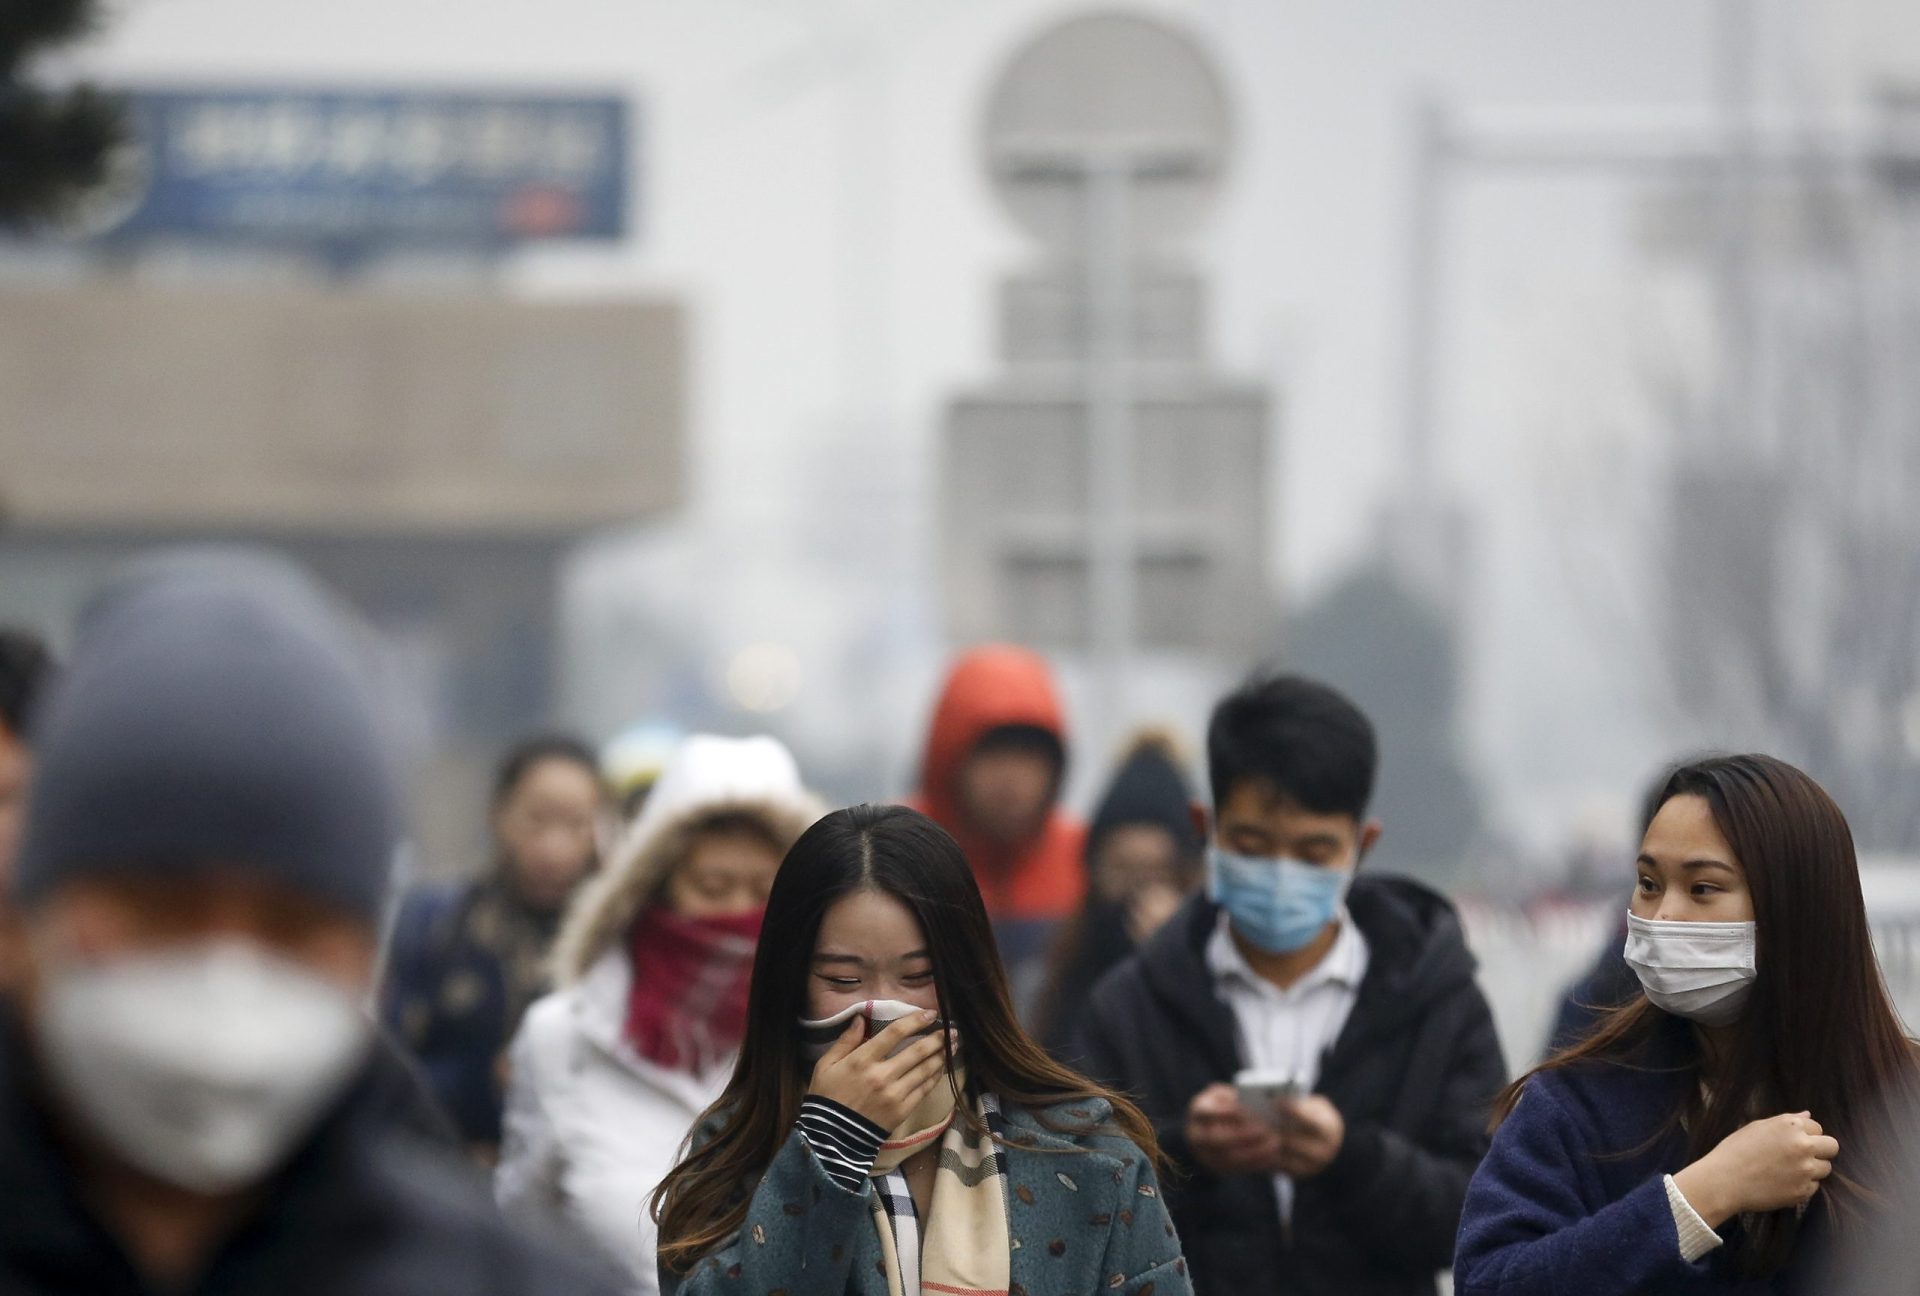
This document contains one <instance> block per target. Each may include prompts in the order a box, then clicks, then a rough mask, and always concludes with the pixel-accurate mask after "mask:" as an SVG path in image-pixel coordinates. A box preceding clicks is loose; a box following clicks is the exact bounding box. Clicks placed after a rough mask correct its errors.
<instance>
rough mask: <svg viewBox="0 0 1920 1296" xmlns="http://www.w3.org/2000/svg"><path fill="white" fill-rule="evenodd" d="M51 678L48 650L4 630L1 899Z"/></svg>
mask: <svg viewBox="0 0 1920 1296" xmlns="http://www.w3.org/2000/svg"><path fill="white" fill-rule="evenodd" d="M52 675H53V659H52V658H51V657H50V656H48V655H47V648H46V645H45V644H43V643H41V642H40V640H39V639H37V638H35V637H34V636H33V635H30V634H28V633H26V632H25V631H23V630H12V629H7V628H5V627H0V896H5V895H6V887H7V879H8V878H9V877H11V876H12V874H13V856H14V852H15V851H16V850H18V849H19V845H20V821H21V820H22V819H23V818H25V817H26V810H27V773H28V769H29V766H30V764H31V762H30V760H29V757H30V755H31V753H30V752H29V751H28V749H27V715H28V713H29V712H30V711H31V710H32V709H33V706H34V703H35V702H36V701H37V700H38V699H39V697H40V694H41V692H42V691H43V690H44V689H45V688H46V686H47V681H48V680H49V679H50V678H52Z"/></svg>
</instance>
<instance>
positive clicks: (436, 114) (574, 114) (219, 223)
mask: <svg viewBox="0 0 1920 1296" xmlns="http://www.w3.org/2000/svg"><path fill="white" fill-rule="evenodd" d="M128 109H129V114H130V118H131V124H132V127H133V137H134V143H133V145H132V146H131V149H130V151H129V152H130V156H129V157H128V158H127V159H125V163H124V165H122V166H121V167H120V168H119V169H118V170H119V185H120V190H121V192H120V193H119V194H117V195H115V201H114V202H113V203H112V204H111V211H110V212H105V211H103V213H102V215H103V217H104V219H98V220H96V221H95V222H94V226H95V231H96V232H97V233H99V234H101V235H103V236H104V237H107V238H110V239H113V240H116V241H123V240H138V239H149V238H190V239H200V240H211V241H220V242H235V243H245V242H253V243H273V244H293V245H312V246H316V247H322V248H327V249H332V250H342V249H359V250H366V249H377V248H381V247H385V246H390V245H396V244H410V245H416V246H419V245H440V246H449V245H451V246H465V247H481V248H484V247H487V246H490V245H499V244H507V243H512V242H517V241H521V240H526V239H544V238H600V239H610V238H619V237H621V236H623V235H624V234H625V233H626V232H627V229H628V224H629V221H628V205H629V194H628V152H629V147H630V143H629V141H630V135H629V129H630V126H629V115H630V110H629V107H628V105H627V103H626V101H625V100H623V99H620V98H617V97H559V96H540V95H517V94H515V95H496V94H485V93H440V92H435V93H405V92H392V93H360V92H352V93H349V92H326V91H319V92H314V91H294V90H274V89H246V90H238V89H206V90H184V89H170V90H146V91H133V92H131V93H130V94H129V95H128Z"/></svg>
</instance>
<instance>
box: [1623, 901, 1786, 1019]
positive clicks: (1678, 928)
mask: <svg viewBox="0 0 1920 1296" xmlns="http://www.w3.org/2000/svg"><path fill="white" fill-rule="evenodd" d="M1753 930H1754V925H1753V923H1752V922H1751V921H1748V922H1661V921H1659V920H1657V919H1650V918H1640V917H1636V916H1635V915H1633V914H1628V915H1627V949H1626V959H1627V965H1628V966H1629V967H1631V968H1632V969H1633V970H1634V973H1635V974H1636V975H1637V976H1638V977H1639V978H1640V984H1641V985H1642V986H1643V987H1645V989H1646V992H1647V998H1648V999H1649V1000H1651V1001H1652V1003H1653V1006H1654V1007H1656V1008H1661V1009H1664V1010H1665V1011H1667V1012H1670V1013H1672V1014H1673V1015H1674V1016H1676V1017H1685V1018H1686V1019H1687V1020H1688V1021H1695V1022H1699V1023H1700V1024H1701V1025H1702V1026H1729V1025H1731V1024H1733V1023H1734V1022H1735V1021H1737V1020H1739V1018H1740V1013H1741V1010H1742V1009H1744V1008H1745V1007H1746V1006H1747V996H1748V995H1749V994H1751V993H1752V991H1753V978H1754V976H1755V966H1756V965H1755V961H1754V938H1753Z"/></svg>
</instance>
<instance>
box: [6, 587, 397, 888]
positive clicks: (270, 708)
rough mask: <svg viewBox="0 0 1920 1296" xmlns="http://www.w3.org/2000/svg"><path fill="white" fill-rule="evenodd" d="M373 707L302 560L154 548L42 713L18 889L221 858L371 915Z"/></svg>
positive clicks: (342, 632) (87, 622)
mask: <svg viewBox="0 0 1920 1296" xmlns="http://www.w3.org/2000/svg"><path fill="white" fill-rule="evenodd" d="M375 716H376V713H375V708H374V705H373V702H372V699H371V697H370V694H369V690H368V687H367V685H366V683H365V681H364V679H363V678H362V677H361V675H360V673H359V672H358V671H357V670H356V669H355V665H354V652H353V647H352V644H351V639H350V636H349V634H348V632H347V629H346V626H345V623H344V622H343V620H342V619H341V618H340V616H339V615H338V613H337V612H336V611H335V609H334V608H333V607H332V606H331V605H330V604H329V602H328V600H327V599H326V597H325V596H324V595H322V594H321V593H320V591H319V590H318V589H317V587H315V586H314V585H313V584H312V583H311V582H310V581H308V580H307V579H306V578H305V577H304V576H302V575H301V574H300V573H299V572H298V570H297V569H295V568H293V567H292V566H291V565H289V564H287V563H284V562H281V561H279V560H277V559H270V558H265V557H262V556H257V555H251V554H245V553H239V552H234V551H225V552H220V551H198V552H191V553H181V554H177V555H173V556H169V557H163V558H161V559H158V560H150V561H149V562H147V563H145V564H142V566H141V567H140V568H138V569H136V570H135V571H134V573H133V574H132V575H130V576H129V577H128V578H127V579H125V580H124V581H122V582H120V583H119V584H118V585H117V586H115V587H114V588H112V589H110V590H109V591H108V592H107V593H106V594H104V595H103V596H102V597H101V598H100V599H98V600H97V601H96V602H95V604H94V605H93V607H92V608H91V609H90V610H89V612H88V613H87V615H86V616H85V618H84V619H83V622H82V625H81V629H80V635H79V642H78V643H77V645H76V646H75V648H74V651H73V654H72V657H71V659H70V661H69V664H68V668H67V669H66V671H65V672H64V673H63V674H62V676H61V678H60V680H59V681H58V683H57V684H56V685H55V687H54V690H53V692H52V693H51V695H50V696H48V697H47V698H46V699H45V702H44V705H43V706H42V707H41V708H40V710H39V712H38V714H37V723H36V727H35V750H34V758H35V769H34V777H33V782H32V786H31V788H30V791H29V794H28V802H27V823H26V831H25V835H24V838H23V840H22V842H21V849H20V857H19V861H18V863H17V866H16V868H15V870H14V887H13V890H14V896H15V898H16V899H17V900H19V901H21V902H23V903H29V904H30V903H31V902H32V901H34V900H35V899H37V898H40V897H42V896H44V895H46V894H47V892H49V891H50V890H52V889H53V888H55V887H56V886H58V885H59V884H61V883H62V882H64V881H67V880H69V879H72V878H76V877H85V876H98V875H102V874H116V875H124V874H130V873H137V874H142V875H146V876H155V875H174V874H184V873H187V872H189V871H195V870H200V869H205V868H208V867H214V866H217V867H220V868H231V869H236V870H241V871H245V872H250V873H254V874H257V875H258V876H260V877H262V878H267V879H271V880H273V881H275V882H278V883H280V884H282V885H284V886H286V887H287V888H289V889H291V890H294V891H296V892H298V893H300V894H303V895H307V896H310V897H312V898H315V899H318V900H321V901H324V902H327V903H329V904H332V905H334V906H335V907H337V908H339V909H342V910H344V911H346V912H348V913H350V914H353V915H355V916H358V917H361V918H365V919H367V920H369V921H372V920H374V919H376V918H377V916H378V914H379V911H380V905H381V903H382V900H383V899H384V896H385V893H386V887H387V877H388V872H389V869H390V867H391V863H392V856H393V850H394V846H395V844H396V842H397V840H398V832H399V824H400V816H399V798H398V794H397V788H396V785H395V781H394V775H393V769H392V761H391V756H390V753H389V752H388V750H387V748H386V745H385V743H384V742H383V741H382V739H381V736H380V728H379V725H378V723H377V721H376V718H375Z"/></svg>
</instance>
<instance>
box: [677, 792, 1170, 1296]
mask: <svg viewBox="0 0 1920 1296" xmlns="http://www.w3.org/2000/svg"><path fill="white" fill-rule="evenodd" d="M856 891H876V892H879V893H881V894H883V895H888V896H892V897H893V898H894V899H896V900H898V901H900V902H901V903H902V904H904V905H905V906H906V907H907V908H908V909H909V910H911V911H912V912H913V916H914V918H915V919H916V920H917V921H918V922H919V924H920V929H921V931H922V932H924V933H925V934H926V940H927V951H928V953H929V954H930V955H931V956H932V961H933V981H934V987H935V989H936V991H937V992H938V994H939V997H940V1009H941V1013H942V1015H943V1016H944V1017H945V1018H946V1020H947V1021H948V1022H949V1023H950V1024H951V1025H952V1026H953V1027H954V1029H955V1030H957V1031H958V1032H959V1037H960V1039H961V1040H962V1041H963V1044H962V1047H963V1048H964V1049H965V1050H966V1075H967V1088H968V1089H969V1090H970V1091H972V1092H974V1093H992V1094H995V1095H997V1096H998V1097H999V1098H1000V1099H1001V1100H1002V1101H1004V1102H1006V1103H1008V1104H1010V1105H1013V1106H1017V1107H1022V1108H1026V1109H1027V1110H1029V1111H1036V1110H1037V1109H1041V1108H1045V1107H1049V1106H1052V1105H1054V1104H1056V1103H1062V1102H1073V1101H1082V1102H1084V1101H1089V1100H1093V1099H1104V1100H1106V1101H1107V1102H1108V1103H1110V1104H1111V1105H1112V1109H1113V1117H1112V1124H1113V1126H1114V1128H1115V1130H1116V1131H1117V1132H1118V1133H1121V1134H1124V1135H1125V1136H1126V1137H1127V1138H1129V1139H1131V1140H1133V1142H1134V1143H1135V1144H1136V1145H1138V1146H1139V1148H1140V1150H1141V1152H1142V1154H1143V1155H1145V1156H1146V1157H1148V1158H1149V1159H1150V1160H1153V1161H1158V1160H1159V1155H1160V1154H1159V1147H1158V1144H1157V1143H1156V1142H1155V1140H1154V1136H1153V1127H1152V1125H1151V1124H1150V1123H1149V1122H1148V1121H1147V1118H1146V1117H1145V1116H1143V1115H1142V1114H1141V1113H1140V1110H1139V1109H1138V1108H1137V1107H1135V1106H1134V1105H1133V1104H1132V1103H1130V1102H1128V1101H1127V1100H1126V1099H1124V1098H1121V1097H1119V1096H1118V1095H1116V1094H1113V1093H1110V1092H1108V1091H1107V1090H1105V1089H1102V1088H1101V1087H1100V1086H1098V1085H1096V1084H1094V1083H1093V1082H1092V1081H1090V1080H1088V1079H1086V1078H1085V1077H1084V1076H1081V1075H1078V1074H1076V1073H1075V1072H1073V1071H1070V1070H1068V1069H1067V1068H1065V1067H1063V1066H1061V1065H1060V1064H1059V1063H1057V1062H1055V1061H1054V1060H1053V1059H1052V1058H1050V1057H1048V1056H1047V1054H1046V1052H1045V1050H1043V1049H1042V1048H1041V1047H1040V1046H1039V1045H1038V1044H1036V1043H1035V1042H1034V1041H1033V1040H1032V1039H1031V1038H1030V1037H1029V1036H1028V1035H1027V1033H1026V1032H1025V1031H1023V1030H1022V1029H1021V1028H1020V1024H1019V1022H1018V1021H1017V1020H1016V1018H1015V1016H1014V1011H1013V1000H1012V996H1011V994H1010V993H1009V991H1008V987H1007V974H1006V970H1005V968H1003V967H1002V965H1001V963H1000V953H999V950H998V948H997V947H996V946H995V944H994V940H993V928H992V926H991V925H990V924H989V923H988V920H987V909H986V905H985V904H984V903H982V901H981V899H980V887H979V885H978V884H977V883H976V882H975V881H974V878H973V871H972V870H971V869H969V868H968V867H967V861H966V857H965V856H964V855H962V854H961V852H960V848H959V846H958V845H956V844H955V842H954V840H953V838H952V837H950V836H948V835H947V833H946V831H945V830H944V829H942V828H941V827H940V826H939V825H938V824H936V823H934V822H933V820H931V819H929V818H927V817H926V816H925V815H923V814H920V813H919V812H918V811H915V810H910V809H908V808H907V807H905V806H897V805H885V806H875V805H859V806H854V807H852V808H851V809H847V810H836V811H834V812H833V813H832V814H830V815H827V816H826V817H825V818H824V819H821V820H820V821H819V822H818V823H816V824H815V825H814V826H813V827H812V828H810V829H808V830H807V831H806V833H805V834H803V835H802V836H801V838H800V840H799V841H797V842H795V843H794V845H793V849H792V850H790V851H788V852H787V857H786V860H785V862H783V863H782V864H781V866H780V871H779V872H778V873H777V874H775V876H774V881H773V889H772V891H771V892H770V893H769V894H768V896H767V911H766V918H765V920H764V922H763V923H762V925H761V929H760V946H759V951H758V953H757V955H756V956H755V958H754V963H753V984H752V988H751V990H750V991H749V993H748V996H747V1032H746V1037H745V1039H744V1040H743V1041H742V1043H741V1047H740V1060H739V1062H738V1063H737V1064H736V1065H735V1067H734V1071H733V1078H732V1079H731V1080H730V1081H729V1082H728V1084H727V1088H726V1091H725V1092H724V1093H722V1094H721V1095H720V1098H719V1099H718V1101H716V1102H715V1103H714V1105H713V1106H712V1107H711V1108H710V1109H709V1110H708V1114H707V1117H706V1118H703V1121H702V1124H708V1123H717V1129H716V1130H715V1132H714V1133H713V1135H712V1137H711V1138H709V1139H707V1140H706V1141H705V1142H703V1143H701V1144H700V1145H699V1146H697V1147H694V1148H693V1149H691V1150H690V1151H689V1152H688V1153H687V1155H686V1157H685V1158H684V1159H683V1160H682V1161H681V1162H680V1163H679V1164H678V1165H676V1166H675V1167H674V1168H673V1170H672V1172H671V1173H669V1174H668V1175H667V1177H666V1179H665V1181H663V1182H662V1183H661V1185H660V1187H659V1188H657V1189H656V1190H655V1191H654V1194H653V1199H652V1210H653V1217H654V1219H655V1220H656V1221H658V1223H659V1226H660V1246H659V1252H660V1260H661V1262H662V1263H663V1264H665V1265H667V1266H668V1267H670V1268H672V1269H674V1270H675V1271H678V1272H684V1271H685V1270H686V1269H687V1268H689V1267H691V1266H692V1265H693V1263H694V1262H695V1261H697V1260H699V1259H700V1258H701V1257H702V1256H704V1255H706V1254H708V1253H709V1252H711V1251H713V1250H714V1249H715V1248H717V1247H719V1246H720V1245H721V1244H722V1243H724V1242H725V1241H726V1240H727V1239H728V1238H729V1237H731V1236H733V1234H735V1233H737V1232H738V1231H739V1230H740V1228H741V1226H742V1224H743V1222H744V1221H745V1219H746V1213H747V1200H746V1195H745V1193H744V1192H743V1191H742V1186H743V1185H744V1184H750V1183H751V1182H753V1181H754V1179H756V1178H757V1177H758V1176H759V1175H760V1174H762V1173H764V1172H765V1170H766V1168H767V1167H768V1165H770V1164H771V1163H772V1161H773V1158H774V1155H775V1154H776V1153H777V1152H778V1151H779V1150H780V1146H781V1144H783V1143H784V1142H785V1141H786V1139H787V1136H788V1134H789V1133H790V1132H791V1131H792V1129H793V1124H794V1120H795V1118H796V1117H797V1116H798V1115H799V1111H800V1100H801V1098H802V1097H803V1096H804V1095H805V1092H806V1087H807V1082H808V1080H809V1079H810V1075H811V1067H810V1065H809V1064H808V1063H807V1062H806V1061H805V1059H804V1058H803V1057H802V1056H801V1053H800V1035H799V1030H798V1029H797V1023H798V1022H799V1021H800V1019H802V1018H804V1017H806V1016H808V1015H809V1014H808V1011H807V986H808V984H809V981H810V979H811V977H812V972H813V955H814V947H815V944H816V942H817V941H818V939H819V935H820V923H821V920H822V919H823V918H824V917H825V916H826V913H827V910H828V909H830V908H832V907H833V905H834V904H835V903H837V902H838V901H840V900H841V899H843V898H844V897H846V896H848V895H851V894H853V893H854V892H856ZM947 1083H948V1084H950V1085H956V1086H957V1080H956V1076H955V1072H954V1069H953V1065H952V1059H951V1057H950V1058H949V1059H948V1069H947ZM956 1097H964V1095H960V1094H958V1092H957V1088H956ZM958 1110H959V1112H960V1113H961V1116H962V1118H963V1119H965V1120H966V1121H968V1122H969V1123H970V1124H973V1125H974V1126H975V1127H976V1129H978V1130H979V1132H981V1133H985V1132H986V1131H985V1130H984V1129H981V1128H980V1126H979V1122H978V1118H977V1117H976V1116H975V1114H974V1112H973V1110H972V1106H971V1104H970V1103H967V1102H964V1101H962V1102H960V1103H959V1105H958Z"/></svg>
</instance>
